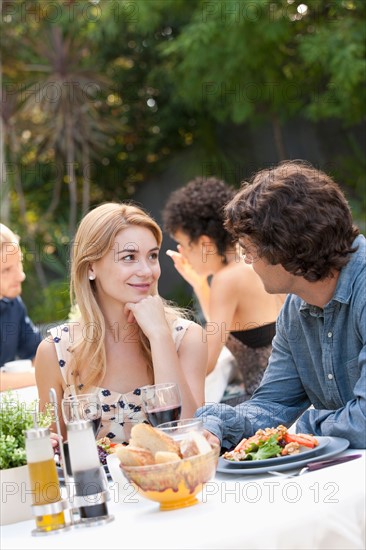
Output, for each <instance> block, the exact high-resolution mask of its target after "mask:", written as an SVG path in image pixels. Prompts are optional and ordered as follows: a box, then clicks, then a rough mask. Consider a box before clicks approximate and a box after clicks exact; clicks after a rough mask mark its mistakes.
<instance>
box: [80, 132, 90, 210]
mask: <svg viewBox="0 0 366 550" xmlns="http://www.w3.org/2000/svg"><path fill="white" fill-rule="evenodd" d="M82 169H83V202H82V213H83V216H84V215H85V214H86V213H87V212H88V211H89V206H90V154H89V145H88V144H87V143H86V142H85V141H83V162H82Z"/></svg>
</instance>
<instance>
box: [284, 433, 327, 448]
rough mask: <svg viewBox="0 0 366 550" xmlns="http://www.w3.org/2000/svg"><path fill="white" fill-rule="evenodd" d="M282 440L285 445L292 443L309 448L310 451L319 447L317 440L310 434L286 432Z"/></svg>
mask: <svg viewBox="0 0 366 550" xmlns="http://www.w3.org/2000/svg"><path fill="white" fill-rule="evenodd" d="M284 439H285V441H286V443H291V442H294V443H298V444H299V445H302V446H303V447H310V448H311V449H313V448H314V447H316V446H317V445H319V443H318V440H317V439H316V438H315V437H314V436H313V435H310V434H289V433H288V432H287V433H286V434H285V437H284Z"/></svg>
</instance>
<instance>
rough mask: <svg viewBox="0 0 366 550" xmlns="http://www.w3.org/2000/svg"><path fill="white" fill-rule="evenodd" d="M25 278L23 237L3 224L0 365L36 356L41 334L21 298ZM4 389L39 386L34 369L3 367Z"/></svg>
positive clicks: (0, 373) (0, 381) (0, 375)
mask: <svg viewBox="0 0 366 550" xmlns="http://www.w3.org/2000/svg"><path fill="white" fill-rule="evenodd" d="M24 279H25V273H24V271H23V264H22V252H21V249H20V245H19V237H18V236H17V235H15V234H14V233H13V231H11V230H10V229H9V228H8V227H7V226H6V225H4V224H0V366H1V367H3V366H4V364H5V363H8V362H10V361H14V360H16V359H33V358H34V356H35V354H36V351H37V348H38V345H39V343H40V342H41V334H40V332H39V330H38V329H37V328H36V327H35V325H34V324H33V323H32V321H31V320H30V318H29V317H28V314H27V309H26V307H25V305H24V303H23V301H22V299H21V297H20V294H21V292H22V282H23V281H24ZM0 384H1V390H2V391H4V390H7V389H17V388H21V387H25V386H31V385H35V377H34V372H33V371H31V372H24V373H23V372H16V373H15V372H14V373H10V372H9V373H7V372H3V370H2V369H1V370H0Z"/></svg>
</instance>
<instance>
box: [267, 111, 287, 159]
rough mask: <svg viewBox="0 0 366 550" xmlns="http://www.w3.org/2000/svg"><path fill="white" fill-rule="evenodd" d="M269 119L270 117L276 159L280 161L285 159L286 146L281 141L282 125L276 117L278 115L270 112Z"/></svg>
mask: <svg viewBox="0 0 366 550" xmlns="http://www.w3.org/2000/svg"><path fill="white" fill-rule="evenodd" d="M271 119H272V128H273V136H274V142H275V145H276V150H277V156H278V161H279V162H280V161H281V160H286V159H287V152H286V147H285V144H284V141H283V133H282V126H281V123H280V120H279V118H278V115H276V114H272V115H271Z"/></svg>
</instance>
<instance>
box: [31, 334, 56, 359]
mask: <svg viewBox="0 0 366 550" xmlns="http://www.w3.org/2000/svg"><path fill="white" fill-rule="evenodd" d="M40 361H42V362H43V361H57V353H56V348H55V344H54V341H53V338H52V336H47V337H46V338H45V339H44V340H42V342H41V343H40V344H39V346H38V348H37V353H36V357H35V361H34V362H35V364H37V363H39V362H40Z"/></svg>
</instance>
